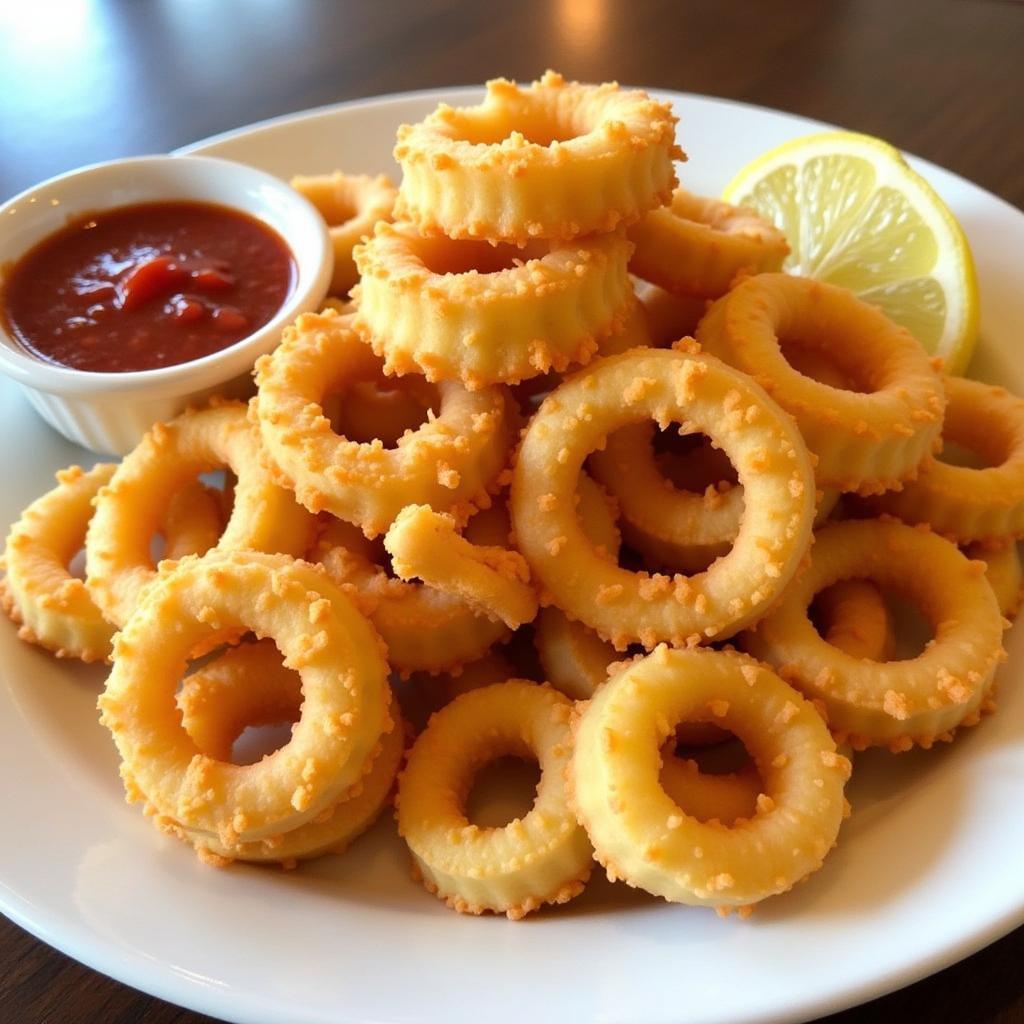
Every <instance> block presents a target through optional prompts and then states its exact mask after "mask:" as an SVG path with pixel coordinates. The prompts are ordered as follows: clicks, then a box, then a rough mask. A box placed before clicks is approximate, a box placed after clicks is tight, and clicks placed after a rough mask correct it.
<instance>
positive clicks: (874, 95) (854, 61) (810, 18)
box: [0, 0, 1024, 1024]
mask: <svg viewBox="0 0 1024 1024" xmlns="http://www.w3.org/2000/svg"><path fill="white" fill-rule="evenodd" d="M51 7H52V8H53V11H50V10H49V8H51ZM549 66H550V67H555V68H557V69H559V70H560V71H562V72H563V73H565V74H566V75H570V76H573V77H577V78H582V79H606V78H617V79H619V80H620V81H624V82H630V83H643V84H649V85H653V86H662V87H665V88H673V89H683V90H691V91H695V92H702V93H709V94H714V95H718V96H726V97H730V98H734V99H739V100H745V101H748V102H752V103H759V104H764V105H766V106H772V107H778V108H781V109H783V110H790V111H794V112H797V113H801V114H805V115H808V116H811V117H816V118H821V119H823V120H826V121H832V122H835V123H838V124H842V125H844V126H846V127H849V128H853V129H859V130H861V131H866V132H870V133H872V134H875V135H880V136H882V137H884V138H887V139H889V140H890V141H892V142H894V143H895V144H896V145H898V146H900V147H902V148H903V149H906V150H908V151H911V152H914V153H918V154H920V155H921V156H925V157H928V158H929V159H931V160H934V161H935V162H937V163H940V164H943V165H945V166H947V167H949V168H951V169H952V170H954V171H957V172H959V173H960V174H963V175H965V176H966V177H968V178H971V179H973V180H974V181H977V182H978V183H979V184H981V185H983V186H985V187H986V188H988V189H990V190H991V191H993V192H995V193H996V194H997V195H1000V196H1002V197H1003V198H1004V199H1007V200H1009V201H1010V202H1011V203H1014V204H1015V205H1017V206H1024V5H1022V4H1020V3H1012V2H1003V3H999V2H984V0H959V2H956V0H947V2H939V0H931V2H929V0H832V2H823V0H789V2H782V0H746V2H739V0H737V2H722V0H687V2H680V0H675V2H673V0H662V2H659V0H627V2H620V0H536V2H518V3H514V4H509V3H506V4H502V5H497V4H491V3H484V2H480V0H478V2H475V3H473V2H461V0H407V2H388V0H378V2H376V3H372V4H371V3H326V2H323V3H314V2H310V3H301V2H297V0H276V2H273V0H271V2H267V0H264V2H261V3H258V4H257V3H251V4H242V3H237V2H225V0H192V2H189V3H171V2H168V3H160V4H157V3H153V4H142V3H129V2H124V3H115V2H112V0H108V2H103V0H94V2H93V3H91V4H85V3H61V4H45V3H38V4H37V3H33V2H31V0H11V2H9V3H4V2H2V0H0V198H6V197H7V196H8V195H11V194H13V193H15V192H16V191H18V190H19V189H21V188H24V187H26V186H28V185H31V184H32V183H34V182H35V181H37V180H39V179H40V178H44V177H47V176H49V175H52V174H56V173H58V172H60V171H64V170H67V169H69V168H72V167H75V166H78V165H80V164H83V163H88V162H91V161H96V160H104V159H109V158H111V157H117V156H122V155H126V154H132V153H143V152H159V151H165V150H167V149H171V148H173V147H175V146H178V145H181V144H183V143H186V142H189V141H191V140H193V139H196V138H199V137H202V136H205V135H209V134H211V133H213V132H218V131H222V130H225V129H228V128H232V127H235V126H237V125H241V124H245V123H247V122H251V121H254V120H258V119H260V118H265V117H270V116H273V115H276V114H283V113H287V112H289V111H293V110H299V109H302V108H304V107H310V106H316V105H320V104H325V103H331V102H334V101H337V100H343V99H352V98H355V97H359V96H368V95H373V94H376V93H383V92H390V91H395V90H402V89H414V88H422V87H427V86H436V85H450V84H462V83H469V82H481V81H483V80H484V79H485V78H488V77H493V76H494V75H496V74H504V75H507V76H509V77H518V78H524V79H528V78H531V77H533V76H534V75H535V74H537V73H538V72H540V71H542V70H543V69H544V68H545V67H549ZM685 130H686V126H685V118H684V122H683V125H682V132H683V136H684V141H685ZM956 898H957V897H956V893H955V892H951V893H950V912H951V913H955V901H956ZM824 952H825V954H826V955H827V951H824ZM1021 963H1024V930H1022V931H1018V932H1016V933H1014V934H1013V935H1010V936H1009V937H1007V938H1005V939H1003V940H1002V941H1000V942H998V943H996V944H995V945H993V946H991V947H990V948H989V949H987V950H985V951H983V952H981V953H979V954H977V955H976V956H973V957H971V958H970V959H969V960H966V961H964V962H963V963H961V964H959V965H957V966H956V967H952V968H950V969H948V970H946V971H944V972H942V973H941V974H939V975H937V976H935V977H933V978H931V979H928V980H926V981H923V982H920V983H919V984H917V985H914V986H912V987H911V988H909V989H905V990H904V991H902V992H899V993H896V994H894V995H892V996H889V997H887V998H885V999H882V1000H879V1001H877V1002H875V1003H872V1004H869V1005H868V1006H865V1007H861V1008H859V1009H856V1010H850V1011H848V1012H846V1013H844V1014H841V1015H839V1016H838V1017H836V1018H834V1020H835V1021H836V1022H837V1024H840V1022H841V1024H854V1022H860V1021H888V1020H893V1021H896V1020H899V1021H901V1022H902V1021H906V1020H927V1021H929V1022H932V1024H935V1022H946V1021H948V1022H965V1021H969V1022H977V1024H1011V1022H1021V1021H1024V974H1022V972H1021V969H1020V964H1021ZM808 969H809V970H813V969H814V968H813V966H812V965H808ZM204 1021H208V1018H202V1017H200V1016H198V1015H196V1014H193V1013H189V1012H187V1011H183V1010H178V1009H176V1008H174V1007H171V1006H169V1005H167V1004H165V1003H161V1002H160V1001H159V1000H156V999H152V998H150V997H148V996H144V995H141V994H139V993H136V992H133V991H132V990H130V989H127V988H125V987H124V986H121V985H119V984H117V983H115V982H112V981H109V980H108V979H106V978H103V977H101V976H99V975H97V974H95V973H94V972H92V971H90V970H88V969H87V968H84V967H82V966H80V965H78V964H75V963H73V962H72V961H70V960H68V959H67V958H65V957H63V956H62V955H61V954H59V953H56V952H54V951H53V950H51V949H49V948H47V947H46V946H44V945H42V944H41V943H39V942H37V941H36V940H35V939H33V938H31V937H30V936H28V935H27V934H26V933H24V932H22V931H20V930H19V929H18V928H16V927H15V926H14V925H12V924H10V923H9V922H7V921H4V920H2V919H0V1022H2V1024H14V1022H17V1024H97V1022H103V1024H129V1022H132V1024H142V1022H145V1024H200V1022H204Z"/></svg>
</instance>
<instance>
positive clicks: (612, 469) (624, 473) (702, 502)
mask: <svg viewBox="0 0 1024 1024" xmlns="http://www.w3.org/2000/svg"><path fill="white" fill-rule="evenodd" d="M653 435H654V427H653V424H647V423H633V424H630V425H629V426H627V427H622V428H621V429H619V430H616V431H615V432H614V433H612V434H610V435H609V436H608V442H607V444H606V445H605V448H604V451H599V452H594V454H593V455H591V457H590V467H591V470H592V472H593V474H594V476H595V477H596V478H597V479H598V481H600V482H601V483H602V484H604V486H605V487H606V488H608V490H609V491H611V493H612V494H613V495H614V497H615V498H616V500H617V501H618V502H619V508H620V510H621V514H622V520H621V522H622V527H623V529H624V530H625V533H626V541H627V543H629V544H630V546H632V547H634V548H636V549H637V550H638V551H640V552H641V553H642V554H643V555H644V556H645V557H648V558H653V559H655V560H656V561H657V562H659V563H660V564H661V565H664V566H669V567H671V568H672V569H675V570H678V571H681V572H688V573H691V572H692V573H697V572H701V571H703V570H704V569H706V568H707V567H708V566H709V565H710V564H711V563H712V562H713V561H714V560H715V559H716V558H719V557H720V556H722V555H724V554H726V553H727V552H728V550H729V549H730V548H731V547H732V544H733V541H734V540H735V539H736V535H737V533H738V532H739V525H740V520H741V519H742V517H743V508H744V502H743V488H742V487H735V486H728V485H726V486H724V487H722V486H720V485H718V484H716V483H709V485H708V486H707V488H706V489H702V490H701V491H700V492H697V491H691V490H682V489H679V488H677V487H675V486H674V485H673V483H672V481H671V480H669V479H668V477H666V476H665V475H664V474H663V473H662V472H661V469H660V468H659V466H658V464H657V461H656V459H655V455H654V450H653V448H652V443H651V442H652V440H653Z"/></svg>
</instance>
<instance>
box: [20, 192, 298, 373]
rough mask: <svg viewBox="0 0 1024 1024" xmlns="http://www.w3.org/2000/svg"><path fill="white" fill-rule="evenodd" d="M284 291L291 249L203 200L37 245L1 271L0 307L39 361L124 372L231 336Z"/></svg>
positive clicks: (73, 230)
mask: <svg viewBox="0 0 1024 1024" xmlns="http://www.w3.org/2000/svg"><path fill="white" fill-rule="evenodd" d="M294 284H295V261H294V259H293V257H292V253H291V250H290V249H289V248H288V246H287V245H285V243H284V241H283V240H282V239H281V237H280V236H279V235H278V234H277V233H276V232H275V231H274V230H273V229H271V228H269V227H267V226H266V225H265V224H263V223H261V222H260V221H258V220H256V219H255V218H254V217H250V216H249V215H248V214H245V213H241V212H239V211H237V210H232V209H229V208H228V207H226V206H216V205H214V204H212V203H198V202H165V203H140V204H138V205H135V206H121V207H116V208H115V209H112V210H105V211H103V212H101V213H95V214H90V215H88V216H86V217H82V218H80V219H78V220H76V221H74V222H73V223H70V224H68V226H67V227H65V228H62V229H61V230H60V231H57V232H55V233H54V234H52V235H49V236H48V237H46V238H44V239H43V241H42V242H40V243H39V244H38V245H36V246H35V247H34V248H32V249H30V250H29V251H28V252H27V253H26V254H25V255H24V256H22V257H21V259H19V260H18V262H17V263H15V264H14V266H13V267H12V268H11V270H10V272H9V273H8V274H7V275H6V282H5V283H4V285H3V291H2V293H0V312H2V315H3V319H4V322H5V326H6V328H7V330H8V332H9V333H10V334H11V335H12V337H14V338H15V339H16V340H17V341H18V342H19V343H20V344H21V345H22V346H23V347H24V348H25V349H27V350H28V351H29V352H31V353H32V354H33V355H35V356H37V357H38V358H40V359H43V360H45V361H46V362H48V363H56V364H58V365H60V366H70V367H74V368H75V369H77V370H89V371H92V372H95V373H124V372H127V371H130V370H152V369H156V368H157V367H161V366H174V365H176V364H178V363H187V362H191V361H192V360H193V359H200V358H201V357H203V356H206V355H209V354H210V353H211V352H217V351H219V350H221V349H224V348H227V347H228V346H230V345H233V344H234V343H235V342H236V341H241V339H242V338H245V337H247V336H248V335H250V334H252V333H253V332H254V331H256V330H258V329H259V328H260V327H262V326H263V325H264V324H265V323H267V321H268V320H270V319H271V318H272V317H273V316H274V314H275V313H276V312H277V311H278V310H279V309H280V308H281V306H282V304H283V303H284V302H285V300H286V299H287V298H288V295H289V293H290V292H291V290H292V288H293V287H294Z"/></svg>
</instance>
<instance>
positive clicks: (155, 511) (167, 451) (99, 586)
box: [85, 402, 314, 626]
mask: <svg viewBox="0 0 1024 1024" xmlns="http://www.w3.org/2000/svg"><path fill="white" fill-rule="evenodd" d="M222 467H227V468H228V469H230V470H231V471H232V472H233V473H234V474H235V475H236V476H237V478H238V479H237V483H236V484H235V488H234V503H233V506H232V510H231V515H230V517H229V518H228V522H227V526H226V527H225V528H224V532H223V534H222V535H221V537H220V540H219V542H218V545H217V546H218V547H219V548H221V549H224V550H235V549H251V550H255V551H270V552H282V553H285V554H291V555H300V554H302V553H303V552H304V551H305V550H306V548H308V547H309V543H310V540H311V538H312V531H313V525H314V523H313V519H312V517H311V516H310V515H309V513H308V512H306V511H305V509H303V508H301V507H300V506H299V505H297V504H296V502H295V498H294V497H293V496H292V495H291V494H290V493H289V492H288V491H287V490H285V489H284V488H282V487H279V486H277V485H276V484H274V483H272V482H271V481H270V480H269V479H268V478H267V475H266V474H265V473H264V472H263V471H262V469H261V467H260V443H259V435H258V434H257V432H256V430H255V428H253V427H252V426H251V425H250V424H249V422H248V421H247V420H246V415H245V406H244V405H242V404H241V403H240V402H222V403H220V404H218V405H213V406H211V407H210V408H207V409H203V410H201V411H195V410H190V411H189V412H185V413H183V414H182V415H180V416H178V417H176V418H175V419H173V420H171V421H170V422H168V423H157V424H156V425H155V426H153V427H152V428H151V429H150V430H149V432H148V433H147V434H146V435H145V437H143V439H142V440H141V441H140V442H139V443H138V445H137V446H136V447H135V448H134V450H133V451H131V452H130V453H129V454H128V455H127V456H125V459H124V461H123V462H122V463H121V465H120V466H118V468H117V470H116V472H115V473H114V475H113V477H111V479H110V482H109V483H108V484H107V485H106V486H104V487H102V488H101V489H100V490H99V492H98V494H97V496H96V511H95V513H94V514H93V517H92V520H91V522H90V523H89V530H88V533H87V534H86V539H85V572H86V584H87V586H88V588H89V593H90V594H91V596H92V598H93V600H94V601H95V602H96V604H97V605H99V607H100V610H101V611H102V612H103V614H104V615H105V616H106V618H107V619H108V620H109V621H111V622H113V623H115V624H116V625H118V626H122V625H124V623H125V622H126V621H127V620H128V617H129V616H130V615H131V613H132V612H133V611H134V610H135V608H136V606H137V605H138V603H139V599H140V597H141V596H142V593H143V591H144V590H145V589H146V587H147V586H148V585H149V584H150V583H151V582H152V581H153V579H154V578H155V575H156V571H155V569H154V567H153V561H152V558H151V556H150V548H149V544H150V538H151V537H152V535H153V534H154V533H156V532H158V530H159V527H160V522H161V518H162V517H163V516H164V515H165V514H166V512H167V509H168V507H169V506H170V504H171V501H172V498H173V496H174V494H175V493H177V492H178V491H180V490H181V489H182V487H184V486H186V485H187V484H188V483H190V482H191V481H193V480H194V479H195V477H196V476H197V475H198V474H200V473H205V472H209V471H211V470H214V469H220V468H222Z"/></svg>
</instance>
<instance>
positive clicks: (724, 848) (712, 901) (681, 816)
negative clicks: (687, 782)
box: [568, 647, 850, 907]
mask: <svg viewBox="0 0 1024 1024" xmlns="http://www.w3.org/2000/svg"><path fill="white" fill-rule="evenodd" d="M694 719H698V720H708V719H713V720H714V721H715V722H717V723H720V724H722V725H723V726H724V727H725V728H727V729H728V730H729V731H731V732H733V733H735V734H736V735H737V736H738V737H739V738H740V739H741V740H742V741H743V743H744V744H745V745H746V747H747V749H748V751H749V752H750V754H751V756H752V757H753V759H754V762H755V764H756V765H757V770H758V773H759V774H760V777H761V795H760V796H759V797H758V798H757V804H756V813H755V814H754V815H753V816H752V817H751V818H749V819H743V820H740V821H738V822H737V823H736V824H735V825H734V826H733V827H725V826H724V825H722V824H720V823H715V822H700V821H698V820H697V819H695V818H694V817H692V816H690V815H689V814H686V813H685V812H684V811H683V809H682V808H681V807H679V806H678V805H677V804H676V803H675V801H674V800H673V799H672V798H671V797H670V796H669V795H668V793H666V791H665V788H664V787H663V785H662V783H661V781H660V774H661V771H662V755H661V750H662V747H663V745H664V744H665V742H666V740H669V739H670V738H671V736H672V735H673V734H674V732H675V728H676V725H677V724H678V723H679V722H680V721H688V720H694ZM573 733H574V740H575V742H574V751H573V755H572V759H571V761H570V767H569V775H568V780H569V788H570V791H571V799H572V800H573V802H574V804H575V808H576V813H577V817H578V819H579V821H580V822H581V823H582V824H583V826H584V827H585V828H586V830H587V834H588V835H589V836H590V840H591V842H592V843H593V844H594V850H595V854H596V857H597V859H598V861H599V862H600V863H601V864H602V865H603V866H604V867H605V870H606V871H607V872H608V876H609V878H612V879H615V878H621V879H624V880H625V881H626V882H627V883H628V884H630V885H632V886H636V887H639V888H641V889H645V890H646V891H647V892H650V893H652V894H654V895H656V896H661V897H663V898H664V899H667V900H670V901H672V902H677V903H688V904H691V905H703V906H714V907H735V906H748V905H750V904H752V903H755V902H757V901H758V900H762V899H764V898H765V897H767V896H773V895H776V894H777V893H781V892H785V891H786V890H787V889H790V888H791V887H792V886H794V885H795V884H796V883H797V882H799V881H801V880H802V879H804V878H806V877H807V876H808V875H809V874H811V872H813V871H816V870H817V869H818V868H819V867H820V866H821V864H822V861H823V860H824V859H825V856H826V854H827V853H828V851H829V850H830V849H831V848H832V846H833V845H834V843H835V841H836V836H837V835H838V833H839V826H840V824H841V823H842V820H843V816H844V812H845V800H844V797H843V786H844V783H845V781H846V779H847V778H848V777H849V774H850V762H849V760H848V759H847V758H845V757H843V756H842V755H841V754H839V753H837V751H836V745H835V743H834V741H833V740H832V737H831V736H830V735H829V732H828V728H827V727H826V725H825V723H824V721H822V718H821V716H820V715H819V714H818V713H817V711H816V710H815V709H814V707H813V706H812V705H811V704H810V702H809V701H806V700H804V698H803V697H801V696H800V694H799V693H798V692H797V691H796V690H794V689H793V688H792V687H790V686H788V685H787V684H786V683H784V682H783V681H782V680H781V679H780V678H779V677H778V676H776V675H775V674H774V673H773V672H771V671H769V670H768V669H766V668H765V667H764V666H762V665H758V664H757V663H756V662H754V661H752V660H751V659H749V658H745V657H744V656H742V655H740V654H737V653H735V652H725V651H705V650H689V651H687V650H681V649H675V650H670V649H668V648H666V647H659V648H658V649H657V650H656V651H655V652H654V653H653V654H651V655H649V656H647V657H646V658H643V659H640V660H638V661H636V662H634V663H633V664H632V665H630V666H629V667H628V668H626V669H625V670H624V671H622V672H620V673H619V674H618V675H616V676H614V677H613V678H612V679H610V680H609V681H608V682H607V683H605V685H604V686H603V687H602V688H601V689H600V690H599V691H598V692H597V694H596V695H595V696H594V697H593V699H592V700H590V701H589V702H588V703H586V704H580V705H577V711H576V715H575V716H574V721H573ZM627 794H628V797H626V795H627ZM624 797H626V798H624Z"/></svg>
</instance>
